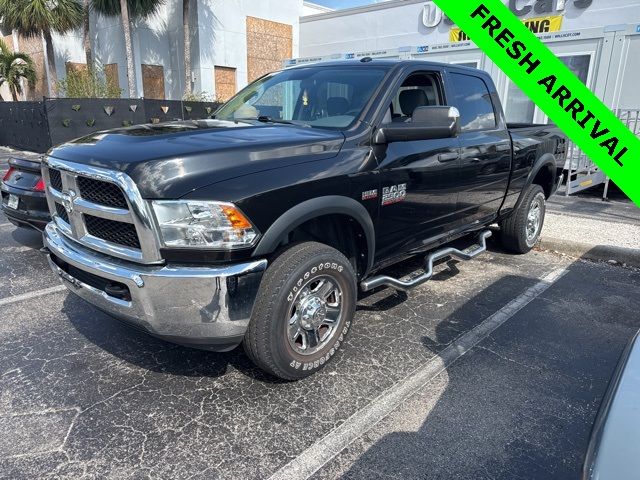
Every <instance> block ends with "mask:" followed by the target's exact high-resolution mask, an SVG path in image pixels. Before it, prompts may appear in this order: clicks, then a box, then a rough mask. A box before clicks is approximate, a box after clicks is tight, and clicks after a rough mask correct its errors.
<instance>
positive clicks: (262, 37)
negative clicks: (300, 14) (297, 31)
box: [247, 17, 293, 82]
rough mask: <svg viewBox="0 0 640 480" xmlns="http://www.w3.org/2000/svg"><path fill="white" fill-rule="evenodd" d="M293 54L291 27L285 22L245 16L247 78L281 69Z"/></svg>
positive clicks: (250, 80) (254, 77)
mask: <svg viewBox="0 0 640 480" xmlns="http://www.w3.org/2000/svg"><path fill="white" fill-rule="evenodd" d="M292 56H293V27H292V26H291V25H287V24H286V23H278V22H272V21H270V20H264V19H262V18H255V17H247V80H248V81H249V82H252V81H253V80H255V79H256V78H258V77H261V76H262V75H264V74H265V73H269V72H273V71H276V70H281V69H282V65H283V62H284V60H286V59H289V58H291V57H292Z"/></svg>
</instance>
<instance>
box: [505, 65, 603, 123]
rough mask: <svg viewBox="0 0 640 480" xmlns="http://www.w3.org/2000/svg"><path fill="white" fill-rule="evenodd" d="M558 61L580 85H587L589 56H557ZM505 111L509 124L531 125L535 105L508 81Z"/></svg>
mask: <svg viewBox="0 0 640 480" xmlns="http://www.w3.org/2000/svg"><path fill="white" fill-rule="evenodd" d="M558 60H560V61H561V62H562V63H564V64H565V65H566V66H567V68H568V69H569V70H571V71H572V72H573V73H574V75H575V76H576V77H578V78H579V79H580V81H581V82H582V83H584V84H585V85H587V81H588V79H589V66H590V65H591V55H567V56H563V57H561V56H558ZM587 86H588V85H587ZM505 110H506V111H505V115H506V117H507V122H509V123H533V121H534V118H535V114H536V105H535V103H533V102H532V101H531V100H530V99H529V97H527V96H526V95H525V93H524V92H523V91H522V90H520V89H519V88H518V86H517V85H516V84H515V83H513V82H512V81H509V87H508V90H507V102H506V109H505Z"/></svg>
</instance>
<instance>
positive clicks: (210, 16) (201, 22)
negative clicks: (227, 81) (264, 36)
mask: <svg viewBox="0 0 640 480" xmlns="http://www.w3.org/2000/svg"><path fill="white" fill-rule="evenodd" d="M301 14H302V0H260V1H256V0H198V28H199V39H198V43H199V69H198V73H197V75H198V78H197V79H196V84H195V90H197V91H204V92H208V93H214V92H215V79H214V67H215V66H216V65H218V66H223V67H233V68H235V69H236V85H237V87H238V89H241V88H243V87H244V86H245V85H246V84H247V45H246V40H247V21H246V17H247V16H251V17H258V18H263V19H265V20H270V21H273V22H279V23H286V24H289V25H292V26H293V54H294V56H298V55H299V44H300V41H299V36H300V35H299V25H298V19H299V17H300V15H301Z"/></svg>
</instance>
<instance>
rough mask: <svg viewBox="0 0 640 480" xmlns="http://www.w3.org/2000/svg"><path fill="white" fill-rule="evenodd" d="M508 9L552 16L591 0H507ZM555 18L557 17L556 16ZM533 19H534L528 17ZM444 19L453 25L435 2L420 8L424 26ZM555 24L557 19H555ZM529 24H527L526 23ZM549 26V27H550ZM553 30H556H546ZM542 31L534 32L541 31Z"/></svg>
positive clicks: (580, 7)
mask: <svg viewBox="0 0 640 480" xmlns="http://www.w3.org/2000/svg"><path fill="white" fill-rule="evenodd" d="M504 3H505V4H506V5H507V6H508V7H509V10H511V11H512V12H513V14H514V15H516V16H517V17H526V16H527V15H529V14H533V15H536V16H539V17H546V18H553V17H551V16H552V15H553V14H556V15H557V14H562V13H564V12H565V11H566V10H567V9H568V8H569V7H571V8H575V9H578V10H585V9H587V8H589V7H590V6H591V4H592V3H593V0H508V1H505V2H504ZM556 18H557V17H556ZM530 20H535V19H533V18H532V19H530ZM442 21H444V22H445V23H446V24H448V25H453V22H452V21H451V20H450V19H449V17H447V16H446V15H445V14H444V13H443V12H442V9H440V7H438V6H437V5H436V4H435V3H433V2H430V3H427V4H426V5H424V7H423V9H422V23H423V24H424V26H425V27H428V28H432V27H437V26H438V25H440V23H442ZM556 24H557V20H556ZM527 26H529V25H527ZM550 28H551V27H550ZM548 31H549V32H554V31H556V30H548ZM542 32H544V30H543V31H541V32H535V31H534V33H542Z"/></svg>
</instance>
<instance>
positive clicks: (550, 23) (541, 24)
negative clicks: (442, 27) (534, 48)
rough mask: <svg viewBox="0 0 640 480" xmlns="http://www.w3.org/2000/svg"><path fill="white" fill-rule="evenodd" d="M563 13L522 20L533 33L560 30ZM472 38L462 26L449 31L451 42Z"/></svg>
mask: <svg viewBox="0 0 640 480" xmlns="http://www.w3.org/2000/svg"><path fill="white" fill-rule="evenodd" d="M563 18H564V17H562V15H555V16H552V17H537V18H527V19H524V20H522V23H524V25H525V27H527V28H528V29H529V30H531V31H532V32H533V33H549V32H559V31H560V29H561V28H562V19H563ZM468 40H470V39H469V35H467V34H465V33H464V32H463V31H462V29H460V28H452V29H451V30H450V31H449V41H450V42H466V41H468Z"/></svg>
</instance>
